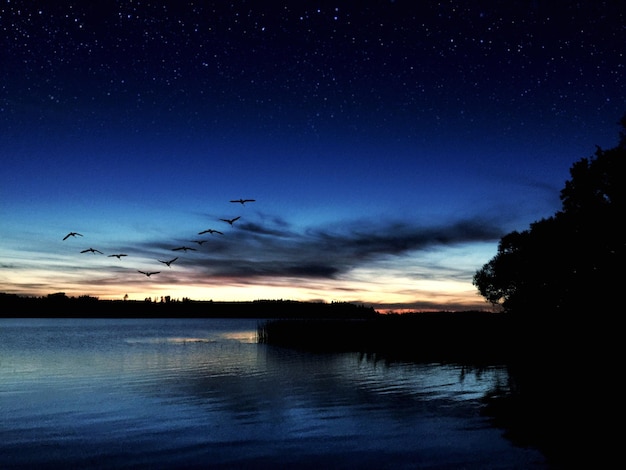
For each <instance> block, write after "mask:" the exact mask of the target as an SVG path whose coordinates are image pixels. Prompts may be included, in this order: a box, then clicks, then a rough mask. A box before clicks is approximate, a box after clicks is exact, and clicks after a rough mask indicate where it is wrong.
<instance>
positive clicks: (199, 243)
mask: <svg viewBox="0 0 626 470" xmlns="http://www.w3.org/2000/svg"><path fill="white" fill-rule="evenodd" d="M192 242H193V243H197V244H198V245H200V246H202V244H203V243H206V242H207V240H192Z"/></svg>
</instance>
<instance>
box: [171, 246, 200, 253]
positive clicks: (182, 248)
mask: <svg viewBox="0 0 626 470" xmlns="http://www.w3.org/2000/svg"><path fill="white" fill-rule="evenodd" d="M180 250H183V251H184V252H185V253H186V252H187V250H191V251H196V249H195V248H189V247H188V246H179V247H178V248H172V251H180Z"/></svg>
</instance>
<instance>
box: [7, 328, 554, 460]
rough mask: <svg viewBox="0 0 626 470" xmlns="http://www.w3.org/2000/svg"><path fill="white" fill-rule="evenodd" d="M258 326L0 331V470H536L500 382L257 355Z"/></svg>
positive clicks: (495, 377) (481, 375)
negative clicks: (510, 421) (518, 438)
mask: <svg viewBox="0 0 626 470" xmlns="http://www.w3.org/2000/svg"><path fill="white" fill-rule="evenodd" d="M256 326H257V322H256V320H219V319H206V320H203V319H199V320H198V319H194V320H163V319H159V320H147V319H145V320H144V319H142V320H110V319H109V320H95V319H94V320H76V319H72V320H60V319H50V320H47V319H41V320H38V319H27V320H13V319H0V455H2V458H3V468H32V467H33V466H36V467H37V468H53V467H64V468H68V467H70V466H71V467H74V468H76V467H90V468H124V467H135V468H136V467H137V466H140V467H144V466H146V467H147V466H149V467H150V468H174V467H178V466H185V467H186V468H191V467H194V466H197V467H202V468H207V467H210V468H215V467H220V466H224V467H232V466H243V467H246V468H264V467H269V466H281V467H283V468H285V467H297V468H303V467H319V466H320V465H323V466H325V467H328V466H331V467H333V468H348V467H358V468H394V469H395V468H423V467H429V468H459V467H462V468H507V469H509V468H520V469H526V468H547V466H546V464H545V462H544V459H543V458H542V456H541V455H540V454H539V453H538V452H536V451H534V450H532V449H524V448H519V447H515V446H513V445H512V444H511V443H510V442H509V441H507V440H506V439H505V438H503V437H502V432H501V431H500V430H498V429H495V428H493V427H492V426H491V425H490V423H489V421H487V419H486V418H484V417H483V416H481V413H480V411H481V406H482V404H481V403H482V402H481V398H482V397H483V396H484V395H485V394H486V393H487V392H488V391H490V390H493V389H495V388H499V387H500V388H503V387H506V383H507V373H506V371H505V370H504V369H503V368H497V367H494V368H488V369H484V370H481V371H467V370H464V369H463V368H461V367H459V366H453V365H435V364H412V363H386V362H384V361H381V360H377V358H376V357H372V356H363V355H359V354H356V353H348V354H308V353H304V352H300V351H293V350H289V349H280V348H274V347H270V346H267V345H261V344H256V341H255V338H256Z"/></svg>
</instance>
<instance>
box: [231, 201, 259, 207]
mask: <svg viewBox="0 0 626 470" xmlns="http://www.w3.org/2000/svg"><path fill="white" fill-rule="evenodd" d="M255 201H256V199H233V200H232V201H230V202H238V203H239V204H241V205H242V206H243V205H245V203H246V202H255Z"/></svg>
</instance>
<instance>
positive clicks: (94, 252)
mask: <svg viewBox="0 0 626 470" xmlns="http://www.w3.org/2000/svg"><path fill="white" fill-rule="evenodd" d="M88 251H91V252H92V253H93V254H94V255H95V254H96V253H100V254H103V253H102V252H101V251H99V250H94V249H93V248H87V249H86V250H83V251H81V253H87V252H88Z"/></svg>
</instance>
